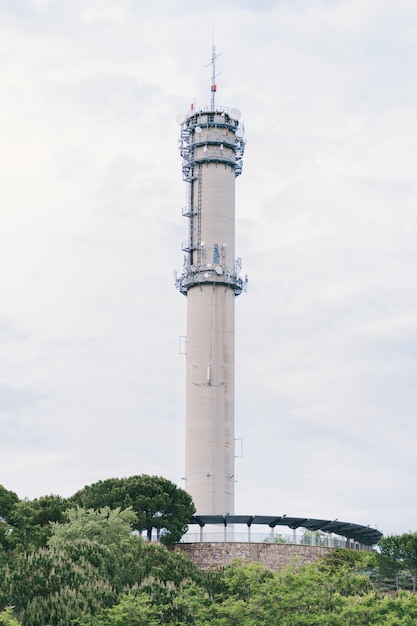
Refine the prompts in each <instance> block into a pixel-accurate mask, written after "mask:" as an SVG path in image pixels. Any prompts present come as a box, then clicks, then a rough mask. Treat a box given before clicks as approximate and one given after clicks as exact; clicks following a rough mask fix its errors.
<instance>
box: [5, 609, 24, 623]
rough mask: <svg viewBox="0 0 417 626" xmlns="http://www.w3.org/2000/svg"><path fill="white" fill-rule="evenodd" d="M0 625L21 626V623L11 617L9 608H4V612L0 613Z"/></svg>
mask: <svg viewBox="0 0 417 626" xmlns="http://www.w3.org/2000/svg"><path fill="white" fill-rule="evenodd" d="M0 625H1V626H21V623H20V622H19V621H18V620H17V619H16V617H15V616H14V615H13V610H12V608H11V607H6V608H5V609H4V611H1V612H0Z"/></svg>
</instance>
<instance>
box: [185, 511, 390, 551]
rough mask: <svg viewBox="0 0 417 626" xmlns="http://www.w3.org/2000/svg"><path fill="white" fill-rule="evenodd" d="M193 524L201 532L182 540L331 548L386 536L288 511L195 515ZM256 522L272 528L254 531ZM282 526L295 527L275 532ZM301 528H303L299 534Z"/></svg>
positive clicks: (356, 545) (358, 546)
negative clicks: (290, 513) (241, 528)
mask: <svg viewBox="0 0 417 626" xmlns="http://www.w3.org/2000/svg"><path fill="white" fill-rule="evenodd" d="M190 525H198V526H199V527H200V532H199V533H193V532H188V533H187V534H186V535H184V537H183V538H182V540H181V541H182V542H183V543H194V542H204V543H205V542H216V541H217V542H226V541H229V542H234V541H236V542H245V541H246V542H255V543H257V542H262V543H293V544H301V545H317V546H327V547H331V548H352V547H353V548H355V549H358V550H361V549H367V548H368V549H369V547H370V546H373V545H375V544H376V543H378V541H380V539H381V538H382V536H383V534H382V532H381V531H379V530H377V529H375V528H370V527H369V526H362V525H360V524H353V523H350V522H340V521H338V520H334V521H332V520H324V519H313V518H306V517H288V516H286V515H281V516H270V515H224V516H223V515H195V516H193V517H192V518H191V520H190ZM239 525H240V526H246V527H247V530H246V533H244V532H242V531H241V532H237V530H236V526H239ZM206 526H209V532H207V533H205V532H204V528H205V527H206ZM214 526H219V531H218V532H216V531H215V530H214V529H213V527H214ZM256 526H267V527H269V531H268V533H258V532H254V528H253V527H256ZM281 526H282V527H286V528H287V529H290V530H292V533H284V534H281V533H276V528H277V527H281ZM299 529H302V530H303V531H304V532H303V533H302V534H300V533H298V534H297V531H299ZM364 546H366V547H364Z"/></svg>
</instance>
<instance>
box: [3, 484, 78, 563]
mask: <svg viewBox="0 0 417 626" xmlns="http://www.w3.org/2000/svg"><path fill="white" fill-rule="evenodd" d="M66 507H67V503H66V500H64V498H61V496H56V495H50V496H44V497H42V498H39V499H35V500H19V501H17V502H14V504H13V506H12V507H11V508H10V509H9V513H8V525H7V527H6V528H3V538H2V544H3V545H4V546H5V547H6V548H9V549H14V550H18V551H19V550H20V551H22V550H23V551H24V550H26V551H30V550H35V549H36V548H40V547H44V546H46V543H47V541H48V538H49V536H50V534H51V524H52V523H54V522H60V521H63V519H64V511H65V509H66Z"/></svg>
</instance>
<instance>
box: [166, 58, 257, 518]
mask: <svg viewBox="0 0 417 626" xmlns="http://www.w3.org/2000/svg"><path fill="white" fill-rule="evenodd" d="M217 56H218V55H216V48H215V46H213V48H212V60H211V63H210V64H209V65H212V82H211V102H210V106H207V107H205V108H197V107H196V106H195V105H191V109H190V111H189V112H188V113H186V114H180V115H178V117H177V122H178V123H179V124H180V126H181V136H180V140H179V142H180V154H181V157H182V173H183V179H184V181H185V182H186V185H187V188H186V205H185V207H183V209H182V214H183V216H184V217H186V218H187V220H188V239H187V241H185V242H184V243H183V244H182V250H183V252H184V267H183V270H182V273H181V276H179V277H177V278H176V287H177V288H178V290H179V291H180V292H181V293H182V294H184V295H185V296H187V341H186V363H187V364H186V449H185V455H186V459H185V488H186V490H187V491H188V493H189V494H190V495H191V496H192V498H193V500H194V504H195V506H196V509H197V514H200V515H227V514H229V515H233V513H234V486H235V434H234V369H235V368H234V352H235V297H236V296H238V295H240V294H241V293H242V291H245V290H246V284H247V277H245V279H242V278H241V277H240V269H241V260H240V259H239V258H235V178H236V177H237V176H239V175H240V174H241V173H242V164H243V163H242V159H243V153H244V149H245V139H244V127H243V124H242V122H241V121H240V117H241V114H240V111H239V110H238V109H236V108H226V107H223V106H218V105H216V103H215V96H216V91H217V88H216V83H215V79H216V71H215V61H216V58H217Z"/></svg>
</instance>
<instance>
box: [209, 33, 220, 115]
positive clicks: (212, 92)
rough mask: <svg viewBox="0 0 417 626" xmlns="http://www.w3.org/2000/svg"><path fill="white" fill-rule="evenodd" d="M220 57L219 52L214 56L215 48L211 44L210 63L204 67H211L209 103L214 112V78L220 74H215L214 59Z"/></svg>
mask: <svg viewBox="0 0 417 626" xmlns="http://www.w3.org/2000/svg"><path fill="white" fill-rule="evenodd" d="M220 55H221V52H219V54H216V46H215V45H214V44H213V45H212V47H211V61H210V63H207V65H206V67H208V66H209V65H211V66H212V72H211V102H210V104H211V110H212V111H214V100H215V96H216V91H217V86H216V76H219V74H221V72H220V73H219V74H216V59H217V57H219V56H220Z"/></svg>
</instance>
